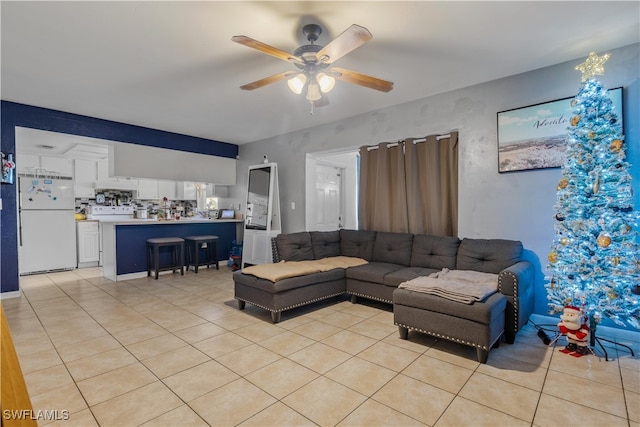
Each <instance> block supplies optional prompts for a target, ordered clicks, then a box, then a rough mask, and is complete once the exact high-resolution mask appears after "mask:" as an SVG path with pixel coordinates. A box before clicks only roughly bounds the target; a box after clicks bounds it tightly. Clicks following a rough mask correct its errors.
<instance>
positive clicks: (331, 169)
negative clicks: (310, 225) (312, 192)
mask: <svg viewBox="0 0 640 427" xmlns="http://www.w3.org/2000/svg"><path fill="white" fill-rule="evenodd" d="M343 175H344V171H343V169H342V168H339V167H335V166H329V165H323V164H320V163H318V164H317V166H316V207H317V209H316V230H318V231H332V230H338V229H340V228H342V227H343V222H342V216H343V211H342V209H343V207H342V176H343Z"/></svg>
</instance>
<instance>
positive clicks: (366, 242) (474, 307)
mask: <svg viewBox="0 0 640 427" xmlns="http://www.w3.org/2000/svg"><path fill="white" fill-rule="evenodd" d="M273 246H274V247H273V252H274V262H279V261H280V260H286V261H305V260H318V259H322V258H327V257H334V256H347V257H357V258H362V259H364V260H366V261H368V263H366V264H364V265H359V266H354V267H348V268H336V269H333V270H329V271H322V272H316V273H312V274H305V275H301V276H296V277H290V278H285V279H283V280H278V281H275V282H273V281H270V280H267V279H263V278H259V277H256V276H254V275H251V274H246V273H244V272H242V271H237V272H235V273H234V275H233V279H234V290H235V298H236V299H237V300H238V306H239V308H240V309H241V310H242V309H244V307H245V303H247V302H248V303H250V304H253V305H256V306H258V307H261V308H264V309H266V310H269V311H270V312H271V314H272V320H273V322H278V321H279V320H280V313H281V312H282V311H285V310H288V309H291V308H294V307H298V306H302V305H305V304H309V303H312V302H315V301H320V300H323V299H326V298H331V297H334V296H338V295H343V294H345V293H346V294H348V295H350V296H351V301H352V302H354V303H355V302H356V301H357V298H359V297H361V298H368V299H373V300H377V301H382V302H385V303H389V304H393V310H394V323H395V324H396V325H397V326H398V328H399V332H400V336H401V338H405V339H406V338H408V331H409V330H415V331H418V332H421V333H427V334H431V335H434V336H436V337H439V338H444V339H448V340H453V341H456V342H460V343H463V344H466V345H471V346H474V347H476V348H477V350H478V359H479V360H480V361H481V362H484V361H486V359H487V355H488V352H489V350H490V349H491V347H492V346H494V345H497V344H498V342H499V339H500V337H501V336H503V335H504V337H505V340H506V342H508V343H513V342H514V340H515V336H516V333H517V332H518V330H520V328H521V327H522V326H523V325H524V324H525V323H526V322H527V320H528V318H529V316H530V314H531V312H532V310H533V266H532V265H531V263H529V262H528V261H525V260H523V259H522V254H523V248H522V244H521V243H520V242H517V241H512V240H502V239H489V240H487V239H468V238H464V239H462V240H460V239H458V238H456V237H446V236H431V235H413V234H409V233H389V232H375V231H361V230H339V231H331V232H300V233H291V234H281V235H279V236H277V237H276V238H275V239H274V245H273ZM443 268H447V269H451V270H474V271H480V272H486V273H495V274H497V275H498V292H497V293H495V294H493V295H491V296H490V297H488V298H486V300H483V301H481V302H477V303H474V304H471V305H468V304H463V303H459V302H454V301H449V300H446V299H444V298H441V297H439V296H435V295H427V294H423V293H418V292H415V291H411V290H408V289H399V288H398V285H399V284H400V283H402V282H405V281H407V280H410V279H413V278H416V277H420V276H428V275H429V274H431V273H434V272H437V271H440V270H442V269H443Z"/></svg>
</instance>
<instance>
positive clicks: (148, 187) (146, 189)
mask: <svg viewBox="0 0 640 427" xmlns="http://www.w3.org/2000/svg"><path fill="white" fill-rule="evenodd" d="M136 198H137V199H140V200H159V199H161V198H162V197H160V192H159V190H158V181H156V180H155V179H139V180H138V193H137V195H136Z"/></svg>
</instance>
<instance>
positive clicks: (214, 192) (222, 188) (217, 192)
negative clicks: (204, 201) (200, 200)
mask: <svg viewBox="0 0 640 427" xmlns="http://www.w3.org/2000/svg"><path fill="white" fill-rule="evenodd" d="M207 197H229V187H228V186H226V185H215V184H211V183H209V184H207Z"/></svg>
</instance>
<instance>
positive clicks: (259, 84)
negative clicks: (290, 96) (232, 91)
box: [240, 71, 296, 90]
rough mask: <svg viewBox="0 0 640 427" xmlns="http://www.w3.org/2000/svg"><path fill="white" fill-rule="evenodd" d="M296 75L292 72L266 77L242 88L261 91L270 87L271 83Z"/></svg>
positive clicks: (241, 87)
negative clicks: (260, 89)
mask: <svg viewBox="0 0 640 427" xmlns="http://www.w3.org/2000/svg"><path fill="white" fill-rule="evenodd" d="M294 74H296V73H295V72H292V71H285V72H284V73H280V74H274V75H273V76H269V77H265V78H264V79H260V80H256V81H255V82H251V83H247V84H246V85H242V86H240V89H242V90H254V89H259V88H261V87H263V86H266V85H270V84H271V83H275V82H279V81H280V80H284V79H286V78H287V77H290V76H292V75H294Z"/></svg>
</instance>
